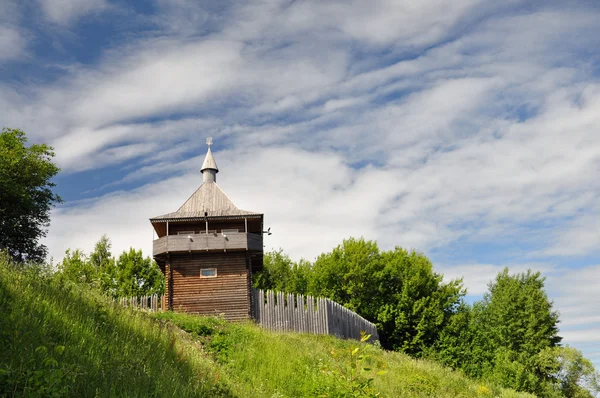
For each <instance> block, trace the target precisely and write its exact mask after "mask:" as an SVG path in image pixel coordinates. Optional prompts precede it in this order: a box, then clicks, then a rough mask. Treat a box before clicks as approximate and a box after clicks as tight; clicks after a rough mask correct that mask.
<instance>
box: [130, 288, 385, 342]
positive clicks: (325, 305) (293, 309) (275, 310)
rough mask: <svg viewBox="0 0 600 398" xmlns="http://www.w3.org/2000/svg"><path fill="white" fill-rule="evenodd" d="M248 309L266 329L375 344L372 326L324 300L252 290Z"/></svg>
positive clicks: (145, 301) (143, 301)
mask: <svg viewBox="0 0 600 398" xmlns="http://www.w3.org/2000/svg"><path fill="white" fill-rule="evenodd" d="M118 301H119V304H121V305H122V306H125V307H132V308H136V309H142V310H148V311H160V310H162V306H161V303H162V297H161V296H157V295H153V296H145V297H128V298H120V299H118ZM252 307H253V308H252V313H253V318H254V320H255V321H256V322H257V323H259V324H260V325H261V326H262V327H264V328H266V329H270V330H275V331H280V332H284V331H292V332H298V333H312V334H330V335H333V336H337V337H340V338H344V339H357V340H359V339H360V337H361V336H360V333H361V332H364V333H366V334H370V335H371V339H370V341H375V340H379V335H378V334H377V327H376V326H375V325H374V324H373V323H371V322H369V321H367V320H366V319H365V318H363V317H361V316H360V315H358V314H356V313H355V312H352V311H350V310H349V309H347V308H346V307H344V306H342V305H340V304H338V303H336V302H335V301H332V300H330V299H327V298H322V297H319V298H315V297H312V296H303V295H301V294H298V295H294V294H289V293H282V292H273V291H272V290H268V291H266V292H265V291H263V290H258V289H252Z"/></svg>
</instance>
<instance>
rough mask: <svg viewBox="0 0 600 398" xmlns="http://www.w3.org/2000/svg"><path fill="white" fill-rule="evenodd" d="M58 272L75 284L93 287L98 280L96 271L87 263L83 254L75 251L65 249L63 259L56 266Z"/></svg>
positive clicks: (77, 250)
mask: <svg viewBox="0 0 600 398" xmlns="http://www.w3.org/2000/svg"><path fill="white" fill-rule="evenodd" d="M58 270H59V272H60V273H61V274H62V276H63V277H64V278H66V279H68V280H71V281H73V282H77V283H87V284H89V285H94V284H95V282H96V280H97V278H98V270H97V269H96V268H94V267H93V266H92V265H91V264H90V262H89V261H88V259H87V257H86V255H85V253H83V252H82V251H81V250H79V249H76V250H74V251H71V249H67V251H66V252H65V257H64V258H63V260H62V261H61V262H60V264H58Z"/></svg>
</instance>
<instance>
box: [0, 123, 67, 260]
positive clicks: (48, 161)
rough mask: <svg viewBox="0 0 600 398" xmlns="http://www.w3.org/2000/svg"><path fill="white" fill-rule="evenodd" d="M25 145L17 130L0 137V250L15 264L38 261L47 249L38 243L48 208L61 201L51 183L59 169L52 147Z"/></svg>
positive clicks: (3, 133)
mask: <svg viewBox="0 0 600 398" xmlns="http://www.w3.org/2000/svg"><path fill="white" fill-rule="evenodd" d="M26 143H27V137H26V136H25V133H24V132H23V131H21V130H19V129H7V128H4V129H3V130H2V132H1V133H0V249H4V250H6V251H7V252H8V253H9V255H10V256H11V257H12V258H13V259H14V260H15V261H24V260H29V261H41V260H43V259H44V258H45V257H46V253H47V248H46V247H45V246H44V245H42V244H41V243H40V242H39V241H40V239H41V238H43V237H45V236H46V233H47V227H48V226H49V224H50V210H51V208H52V207H53V205H54V204H56V203H58V202H60V201H61V199H60V197H59V196H58V195H57V194H55V193H54V192H53V190H52V189H53V187H54V186H55V185H54V183H52V182H51V180H52V178H53V177H54V176H55V175H56V174H57V173H58V171H59V168H58V167H57V166H56V165H55V164H54V163H53V162H52V158H53V157H54V152H53V151H52V148H51V147H49V146H48V145H46V144H36V145H31V146H29V147H27V146H25V144H26Z"/></svg>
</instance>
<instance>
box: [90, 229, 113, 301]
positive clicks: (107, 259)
mask: <svg viewBox="0 0 600 398" xmlns="http://www.w3.org/2000/svg"><path fill="white" fill-rule="evenodd" d="M111 246H112V245H111V243H110V239H109V238H108V236H107V235H106V234H105V235H102V237H101V238H100V240H99V241H98V242H96V245H95V246H94V251H93V252H92V253H91V254H90V264H91V265H92V266H93V267H94V268H95V269H96V270H97V272H98V278H99V282H100V288H101V289H102V291H104V292H105V293H107V294H108V295H110V296H113V297H116V296H117V290H118V281H117V267H116V265H115V259H114V257H113V256H112V253H111V251H110V248H111Z"/></svg>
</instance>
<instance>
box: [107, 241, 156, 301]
mask: <svg viewBox="0 0 600 398" xmlns="http://www.w3.org/2000/svg"><path fill="white" fill-rule="evenodd" d="M116 274H117V295H118V296H119V297H138V296H144V295H150V294H161V293H163V292H164V290H165V289H164V278H163V274H162V273H161V272H160V269H159V268H158V266H157V265H156V263H155V262H154V260H152V259H151V258H150V257H146V258H144V256H143V255H142V251H141V250H135V249H133V248H132V249H129V251H128V252H123V254H121V255H120V256H119V258H118V260H117V261H116Z"/></svg>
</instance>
